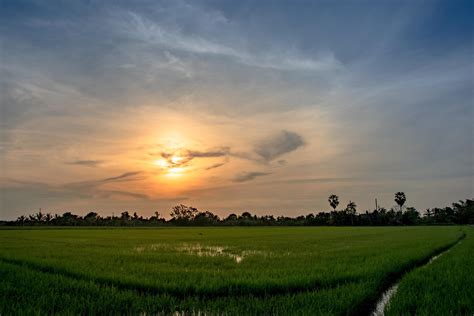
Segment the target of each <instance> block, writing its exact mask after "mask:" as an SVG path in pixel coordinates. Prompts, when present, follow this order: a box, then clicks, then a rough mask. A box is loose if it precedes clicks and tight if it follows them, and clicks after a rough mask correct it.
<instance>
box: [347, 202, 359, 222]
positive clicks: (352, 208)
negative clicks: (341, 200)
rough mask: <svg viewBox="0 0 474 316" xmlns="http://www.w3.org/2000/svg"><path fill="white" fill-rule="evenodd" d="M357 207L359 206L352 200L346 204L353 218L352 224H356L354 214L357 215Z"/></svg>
mask: <svg viewBox="0 0 474 316" xmlns="http://www.w3.org/2000/svg"><path fill="white" fill-rule="evenodd" d="M356 208H357V205H356V204H355V203H354V202H352V201H349V203H348V204H347V206H346V212H347V214H348V215H349V216H350V218H351V225H354V216H355V215H356V212H357V209H356Z"/></svg>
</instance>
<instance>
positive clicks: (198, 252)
mask: <svg viewBox="0 0 474 316" xmlns="http://www.w3.org/2000/svg"><path fill="white" fill-rule="evenodd" d="M133 250H134V252H137V253H143V252H150V251H157V250H168V251H169V250H174V251H177V252H181V253H185V254H188V255H193V256H198V257H227V258H230V259H232V260H233V261H235V262H236V263H241V262H242V261H243V260H244V259H245V258H246V257H248V256H252V255H268V252H264V251H258V250H243V251H236V250H232V249H231V248H228V247H222V246H206V245H202V244H200V243H192V244H188V243H183V244H180V245H176V246H170V245H167V244H150V245H141V246H137V247H135V248H133Z"/></svg>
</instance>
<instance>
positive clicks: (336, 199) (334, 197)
mask: <svg viewBox="0 0 474 316" xmlns="http://www.w3.org/2000/svg"><path fill="white" fill-rule="evenodd" d="M328 202H329V205H331V207H332V209H333V210H334V211H335V210H336V207H337V206H338V205H339V197H338V196H337V195H335V194H331V195H330V196H329V199H328Z"/></svg>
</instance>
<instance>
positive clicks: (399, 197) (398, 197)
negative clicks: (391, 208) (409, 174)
mask: <svg viewBox="0 0 474 316" xmlns="http://www.w3.org/2000/svg"><path fill="white" fill-rule="evenodd" d="M406 200H407V197H406V196H405V193H403V192H397V193H395V203H397V204H398V206H399V207H400V211H402V208H403V204H405V202H406Z"/></svg>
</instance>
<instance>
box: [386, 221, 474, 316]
mask: <svg viewBox="0 0 474 316" xmlns="http://www.w3.org/2000/svg"><path fill="white" fill-rule="evenodd" d="M467 230H468V231H469V232H470V233H469V234H468V236H467V238H466V239H464V240H462V241H460V242H459V243H458V244H457V245H456V246H454V247H453V248H452V249H450V250H449V251H447V252H446V253H444V254H443V255H441V256H440V257H438V258H436V260H433V261H432V262H431V263H430V264H428V265H426V266H423V267H421V268H419V269H416V270H414V271H413V272H410V273H408V274H407V275H406V276H405V277H404V278H403V279H402V280H401V282H400V284H399V287H398V290H397V293H396V294H395V295H394V297H393V298H392V300H391V302H390V304H389V305H388V306H387V315H400V314H407V313H409V314H412V315H413V314H416V315H474V238H473V233H474V228H472V227H471V228H467Z"/></svg>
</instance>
